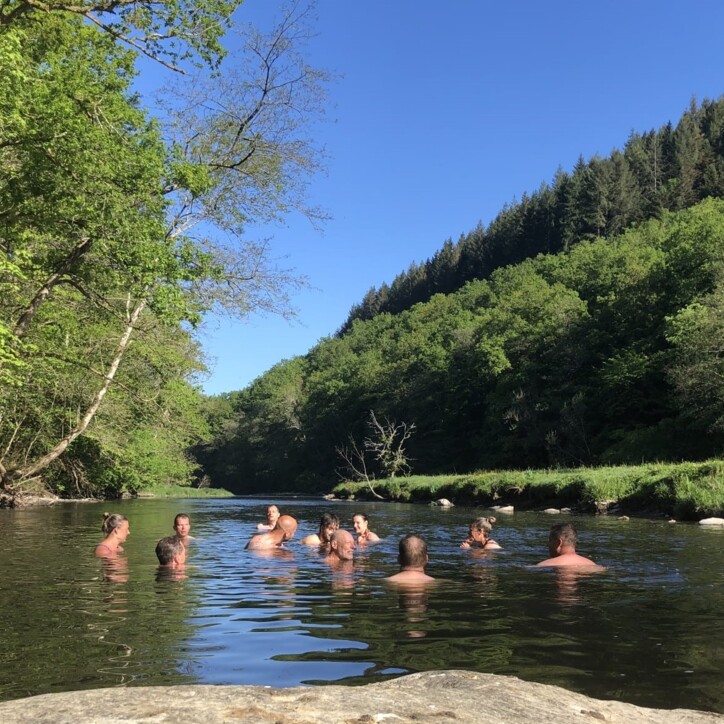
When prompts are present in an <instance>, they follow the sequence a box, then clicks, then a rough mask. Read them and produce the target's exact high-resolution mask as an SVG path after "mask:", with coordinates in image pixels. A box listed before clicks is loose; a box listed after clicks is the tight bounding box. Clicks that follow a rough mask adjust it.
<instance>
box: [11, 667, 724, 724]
mask: <svg viewBox="0 0 724 724" xmlns="http://www.w3.org/2000/svg"><path fill="white" fill-rule="evenodd" d="M0 721H5V722H15V723H17V724H30V722H32V723H33V724H38V723H39V722H48V724H50V722H52V724H71V722H72V724H90V723H91V722H108V723H110V722H124V724H131V723H133V722H144V723H147V722H154V723H156V724H170V723H171V722H184V724H201V723H203V724H221V722H232V721H233V722H242V723H243V722H247V723H249V724H251V723H252V722H270V723H271V722H280V723H281V722H283V723H284V724H302V723H304V724H308V723H311V722H321V721H323V722H329V723H330V724H334V723H337V722H340V723H341V722H349V723H350V724H352V723H355V724H357V723H358V724H373V722H390V723H394V724H413V722H414V723H416V724H420V722H435V724H492V723H493V722H494V723H495V724H500V722H506V723H507V724H540V722H546V721H557V722H570V723H571V724H576V723H577V722H580V723H584V722H585V724H591V723H592V722H597V721H603V722H608V724H631V723H635V724H704V722H709V724H712V723H713V722H724V716H722V715H720V714H710V713H707V712H698V711H693V710H691V709H674V710H663V709H647V708H644V707H640V706H634V705H633V704H623V703H621V702H617V701H600V700H598V699H592V698H590V697H588V696H583V694H576V693H573V692H570V691H566V690H565V689H561V688H559V687H557V686H548V685H545V684H533V683H531V682H528V681H521V680H520V679H516V678H515V677H512V676H496V675H495V674H478V673H475V672H472V671H428V672H424V673H420V674H411V675H410V676H403V677H400V678H399V679H392V680H390V681H384V682H381V683H376V684H367V685H366V686H318V687H301V686H299V687H294V688H291V689H276V688H271V687H266V686H168V687H162V686H158V687H149V686H133V687H128V688H118V687H114V688H112V689H95V690H90V691H69V692H65V693H60V694H45V695H43V696H35V697H31V698H29V699H18V700H16V701H8V702H5V703H0Z"/></svg>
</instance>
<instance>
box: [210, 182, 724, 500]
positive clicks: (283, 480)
mask: <svg viewBox="0 0 724 724" xmlns="http://www.w3.org/2000/svg"><path fill="white" fill-rule="evenodd" d="M680 186H681V184H669V187H670V188H671V189H672V191H673V189H674V188H676V187H680ZM659 215H660V218H654V219H650V220H648V221H645V222H643V223H640V224H638V225H635V226H633V227H632V228H630V229H628V230H626V231H623V232H622V233H619V234H617V235H612V236H610V237H609V238H593V239H584V240H581V241H579V242H578V243H576V244H573V243H569V244H568V248H567V249H566V250H564V251H560V252H559V253H557V254H545V255H538V256H536V257H535V258H534V259H526V260H525V261H522V262H520V263H518V264H513V265H510V266H505V267H501V268H498V269H496V270H495V271H493V272H492V273H491V274H490V276H489V278H487V279H482V280H476V281H471V282H469V283H467V284H466V285H465V286H464V287H463V288H462V289H460V290H459V291H457V292H454V293H451V294H447V295H443V294H438V295H435V296H433V297H432V298H431V299H430V300H429V301H427V302H425V303H420V304H416V305H414V306H413V307H412V308H410V309H408V310H405V311H402V312H400V313H399V314H395V315H393V314H390V313H387V312H383V313H379V314H377V315H375V316H374V317H373V318H372V319H370V320H367V321H361V320H354V321H353V322H352V323H351V324H350V325H349V329H348V331H347V332H346V333H345V334H343V335H340V336H337V337H335V338H330V339H327V340H324V341H322V342H321V343H320V344H319V345H318V346H317V347H315V348H314V349H313V350H312V351H310V352H309V354H307V355H306V356H304V357H298V358H295V359H292V360H288V361H285V362H282V363H280V364H278V365H277V366H275V367H274V368H272V369H271V370H270V371H269V372H267V373H266V374H265V375H263V376H262V377H260V378H259V379H257V380H256V381H255V382H254V383H253V384H252V385H250V386H249V387H248V388H246V389H245V390H243V391H241V392H239V393H233V394H230V395H225V396H222V397H219V398H215V399H214V400H212V401H210V402H212V404H213V405H214V406H215V413H216V416H215V421H216V422H215V424H216V430H217V433H218V434H217V436H216V438H215V443H214V444H213V445H212V446H206V447H205V448H203V449H202V450H199V455H200V458H201V460H202V461H203V463H204V466H205V468H206V470H207V472H208V473H209V474H210V476H211V478H212V480H213V481H214V483H215V484H218V485H224V486H227V487H229V488H230V489H233V490H236V491H239V492H250V491H254V490H261V489H264V490H287V489H291V488H297V489H314V488H325V487H329V486H330V485H331V484H332V483H333V482H334V481H335V480H337V479H338V475H340V474H341V475H343V476H344V475H349V474H350V471H349V467H348V466H347V465H345V462H344V460H343V459H342V457H341V456H340V455H339V451H340V450H343V449H344V448H346V450H347V453H348V458H349V452H350V450H354V445H356V447H357V449H358V450H360V449H361V450H362V451H364V439H365V437H369V436H370V435H371V434H372V432H371V430H370V427H369V411H370V410H373V411H374V413H375V415H376V419H377V420H378V421H382V422H383V423H384V421H385V420H389V421H390V422H395V423H397V424H398V425H399V424H401V423H405V424H406V425H407V426H408V428H407V429H408V431H409V430H410V427H411V426H412V425H414V426H415V428H414V430H412V435H411V436H410V438H409V439H408V441H407V454H408V456H409V462H410V465H411V467H412V469H413V470H414V472H415V473H420V474H423V473H434V472H466V471H473V470H477V469H499V468H516V469H520V468H527V467H545V466H578V465H590V464H600V463H624V462H634V463H636V462H641V461H645V460H677V459H700V458H703V457H706V456H711V455H717V454H721V453H722V451H724V383H723V382H722V380H724V361H723V360H724V358H723V355H722V351H723V350H724V313H723V312H724V201H722V200H718V199H708V200H705V201H703V202H701V203H699V204H698V205H696V206H693V207H691V208H689V209H684V210H681V211H676V212H668V211H663V212H660V214H659ZM510 247H511V248H514V247H515V244H514V243H512V242H511V244H510ZM528 248H530V247H528ZM511 253H512V252H511ZM520 254H521V255H523V252H522V251H521V252H520ZM350 436H351V437H350ZM358 460H359V459H358ZM366 464H367V466H368V467H367V473H368V474H369V475H375V474H377V475H379V474H380V472H381V469H380V467H379V466H378V467H375V461H374V460H373V459H371V458H369V457H368V459H367V461H366Z"/></svg>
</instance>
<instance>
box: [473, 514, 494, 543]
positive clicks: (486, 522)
mask: <svg viewBox="0 0 724 724" xmlns="http://www.w3.org/2000/svg"><path fill="white" fill-rule="evenodd" d="M493 523H495V518H494V517H493V516H492V515H491V516H489V517H487V518H475V520H473V521H471V522H470V530H479V531H482V532H483V533H485V537H486V538H487V537H488V536H489V535H490V534H491V532H492V531H493Z"/></svg>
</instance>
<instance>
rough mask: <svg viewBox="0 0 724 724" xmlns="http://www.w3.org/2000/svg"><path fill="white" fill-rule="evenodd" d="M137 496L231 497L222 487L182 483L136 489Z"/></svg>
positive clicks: (232, 495) (231, 494)
mask: <svg viewBox="0 0 724 724" xmlns="http://www.w3.org/2000/svg"><path fill="white" fill-rule="evenodd" d="M138 497H139V498H233V497H234V494H233V493H230V492H229V491H228V490H224V488H190V487H188V486H182V485H152V486H149V487H147V488H143V490H139V491H138Z"/></svg>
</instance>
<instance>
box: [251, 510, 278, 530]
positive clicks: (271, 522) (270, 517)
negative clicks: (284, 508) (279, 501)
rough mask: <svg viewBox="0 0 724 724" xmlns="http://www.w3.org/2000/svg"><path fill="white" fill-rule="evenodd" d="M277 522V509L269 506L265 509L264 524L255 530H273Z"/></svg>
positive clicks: (260, 524)
mask: <svg viewBox="0 0 724 724" xmlns="http://www.w3.org/2000/svg"><path fill="white" fill-rule="evenodd" d="M278 520H279V508H277V506H276V505H270V506H269V507H268V508H267V509H266V523H259V525H257V527H256V529H257V530H273V528H274V526H275V525H276V524H277V521H278Z"/></svg>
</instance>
